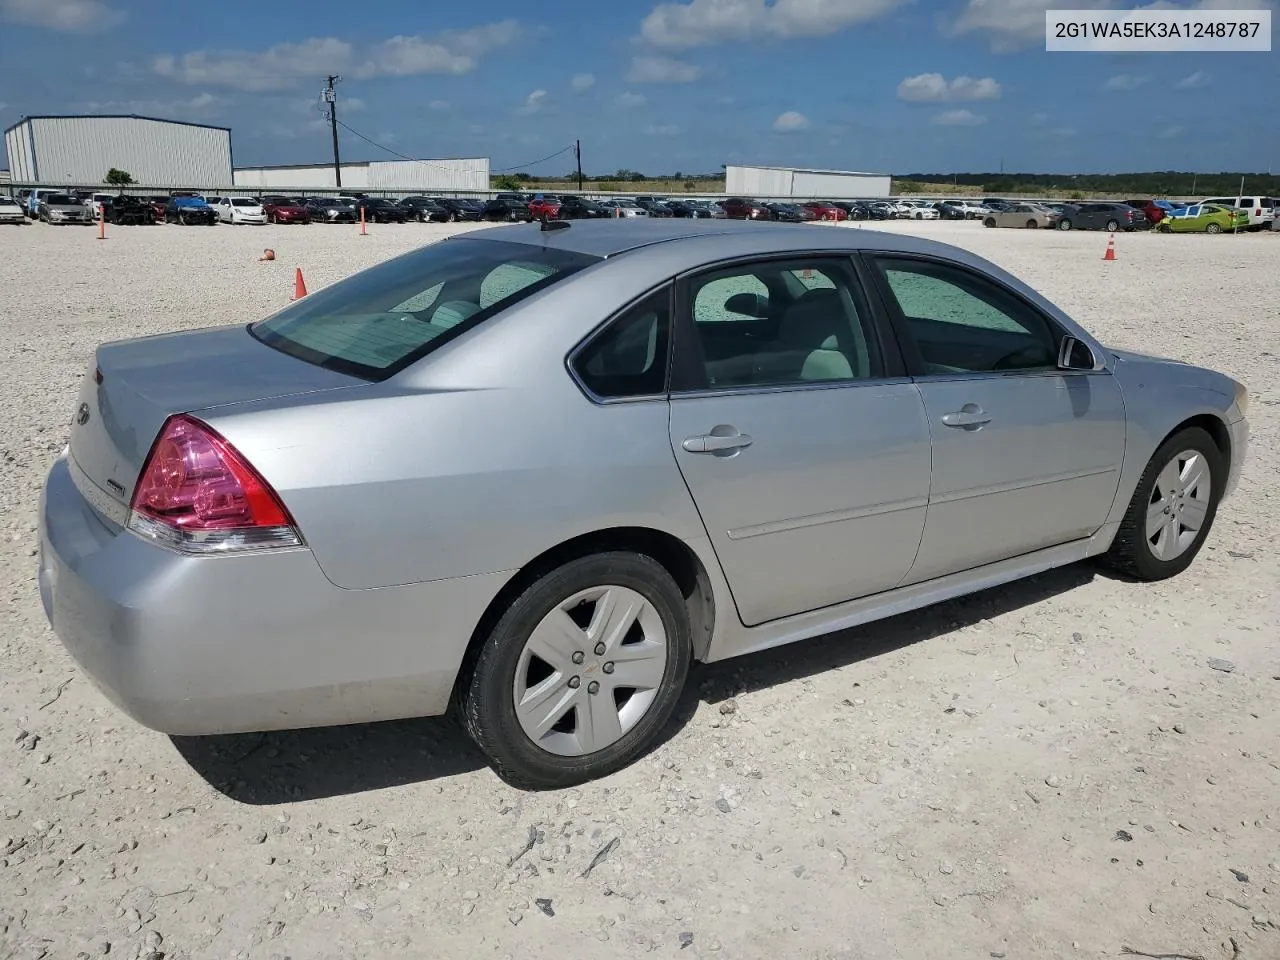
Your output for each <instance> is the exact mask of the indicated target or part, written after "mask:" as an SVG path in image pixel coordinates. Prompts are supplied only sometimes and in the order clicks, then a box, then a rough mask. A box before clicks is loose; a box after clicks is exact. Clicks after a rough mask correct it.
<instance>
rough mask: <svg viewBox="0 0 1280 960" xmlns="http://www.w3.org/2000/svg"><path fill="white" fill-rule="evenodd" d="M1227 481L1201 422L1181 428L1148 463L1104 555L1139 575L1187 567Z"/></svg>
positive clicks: (1159, 575) (1145, 577)
mask: <svg viewBox="0 0 1280 960" xmlns="http://www.w3.org/2000/svg"><path fill="white" fill-rule="evenodd" d="M1225 482H1226V466H1225V464H1224V462H1223V456H1222V452H1221V451H1220V450H1219V449H1218V445H1217V444H1216V443H1214V441H1213V438H1212V437H1211V436H1209V434H1208V433H1206V432H1205V431H1204V430H1202V429H1201V428H1199V427H1188V428H1187V429H1185V430H1179V431H1178V432H1177V433H1175V434H1174V435H1173V436H1171V437H1170V438H1169V439H1167V440H1166V441H1165V442H1164V443H1162V444H1161V445H1160V449H1158V450H1157V451H1156V452H1155V455H1154V456H1153V457H1152V458H1151V461H1150V462H1149V463H1148V464H1147V469H1146V470H1145V471H1144V472H1143V474H1142V479H1140V480H1139V481H1138V487H1137V489H1136V490H1134V492H1133V499H1132V500H1131V501H1130V502H1129V509H1128V510H1127V511H1126V512H1125V515H1124V519H1123V520H1122V521H1121V522H1120V529H1119V531H1118V532H1117V533H1116V538H1115V541H1114V542H1113V543H1112V544H1111V550H1110V551H1109V552H1108V554H1107V556H1106V559H1107V561H1108V562H1109V563H1110V564H1111V565H1112V566H1113V567H1115V568H1116V569H1118V570H1120V571H1121V572H1123V573H1126V574H1129V575H1130V576H1133V577H1136V578H1138V579H1139V580H1163V579H1165V578H1166V577H1172V576H1175V575H1177V574H1179V573H1181V572H1182V571H1183V570H1185V569H1187V567H1189V566H1190V565H1191V561H1192V560H1194V559H1195V557H1196V554H1197V553H1199V552H1200V548H1201V546H1203V545H1204V539H1205V537H1206V536H1208V534H1209V528H1210V527H1211V526H1212V525H1213V518H1214V517H1215V516H1216V515H1217V512H1218V500H1219V498H1220V497H1221V496H1222V487H1223V485H1224V484H1225Z"/></svg>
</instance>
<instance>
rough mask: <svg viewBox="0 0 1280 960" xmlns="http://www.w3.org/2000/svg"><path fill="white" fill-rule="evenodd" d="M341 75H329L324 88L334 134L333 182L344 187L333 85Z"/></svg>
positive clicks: (336, 103) (335, 93) (330, 125)
mask: <svg viewBox="0 0 1280 960" xmlns="http://www.w3.org/2000/svg"><path fill="white" fill-rule="evenodd" d="M341 79H342V78H341V77H338V76H334V75H333V74H330V75H329V84H328V86H326V87H325V88H324V102H325V103H327V104H328V105H329V130H330V132H331V133H332V134H333V182H334V186H336V187H338V188H339V189H341V188H342V161H341V160H339V159H338V94H337V91H335V90H334V89H333V85H334V84H335V83H337V82H338V81H339V80H341Z"/></svg>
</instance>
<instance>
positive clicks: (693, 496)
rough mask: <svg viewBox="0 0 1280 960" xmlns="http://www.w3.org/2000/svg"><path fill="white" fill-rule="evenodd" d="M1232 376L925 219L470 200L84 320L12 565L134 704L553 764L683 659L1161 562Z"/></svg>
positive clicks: (657, 703)
mask: <svg viewBox="0 0 1280 960" xmlns="http://www.w3.org/2000/svg"><path fill="white" fill-rule="evenodd" d="M1246 403H1247V397H1246V393H1245V391H1244V389H1243V388H1242V387H1241V386H1240V385H1239V384H1238V383H1236V382H1235V381H1233V380H1231V379H1230V378H1228V377H1226V376H1224V375H1222V374H1219V373H1214V372H1212V371H1209V370H1204V369H1200V368H1197V367H1193V366H1190V365H1187V364H1183V363H1174V362H1170V361H1165V360H1159V359H1155V358H1152V357H1146V356H1140V355H1138V354H1134V353H1128V352H1124V351H1120V350H1112V349H1108V348H1107V347H1105V346H1103V345H1102V344H1100V343H1099V342H1097V341H1096V340H1095V339H1094V338H1093V337H1091V336H1090V335H1089V334H1088V333H1087V332H1086V331H1084V330H1083V329H1081V328H1080V327H1079V326H1078V325H1077V324H1076V323H1075V322H1073V321H1072V320H1071V318H1070V317H1068V316H1066V315H1065V314H1063V313H1062V311H1060V310H1059V309H1057V308H1056V307H1055V306H1054V305H1053V304H1051V303H1049V302H1048V301H1046V300H1045V298H1044V297H1042V296H1040V295H1039V294H1038V293H1036V292H1035V291H1034V290H1032V289H1030V288H1029V287H1027V286H1026V285H1025V284H1023V283H1021V282H1019V281H1018V280H1017V279H1015V278H1014V277H1012V276H1010V275H1008V274H1007V273H1005V272H1004V271H1002V270H1000V269H999V268H997V267H995V266H994V265H992V264H990V263H988V262H986V261H984V260H981V259H980V258H978V257H975V256H973V255H971V254H969V253H966V252H964V251H962V250H958V249H955V248H953V247H950V246H947V245H944V244H940V243H935V242H931V241H926V240H922V239H916V238H911V237H906V236H890V235H883V234H876V233H873V232H869V231H845V230H830V231H820V232H815V231H812V230H807V229H805V228H804V227H796V226H787V225H780V224H779V225H772V224H769V225H761V224H756V223H750V224H741V223H734V222H724V221H709V220H670V219H663V220H644V219H641V220H633V221H628V222H627V223H625V224H619V223H616V222H610V221H596V222H593V221H581V222H575V223H573V224H568V223H550V224H544V225H541V226H539V225H537V224H532V225H527V226H513V227H500V228H496V229H492V230H485V231H481V232H475V233H470V234H467V235H465V236H461V237H455V238H452V239H448V240H444V241H441V242H439V243H435V244H432V245H430V246H427V247H424V248H422V249H420V250H417V251H415V252H412V253H409V254H407V255H405V256H402V257H399V258H397V259H395V260H391V261H389V262H386V263H383V264H381V265H379V266H377V267H374V268H372V269H370V270H366V271H364V272H363V273H360V274H357V275H355V276H353V277H351V278H349V279H347V280H345V281H343V282H341V283H338V284H335V285H333V286H331V287H328V288H326V289H324V290H322V291H320V292H318V293H313V294H311V295H310V296H307V297H305V298H303V299H301V300H299V301H298V302H296V303H294V304H292V305H290V306H289V307H287V308H285V309H284V310H282V311H281V312H279V313H278V314H276V315H274V316H272V317H269V318H267V319H265V320H262V321H260V322H257V323H253V324H250V325H248V326H230V327H219V328H213V329H207V330H199V331H194V332H187V333H177V334H172V335H169V336H162V337H151V338H146V339H141V340H134V341H125V342H119V343H111V344H106V345H104V346H102V347H100V348H99V349H98V350H97V353H96V356H95V357H94V358H93V361H92V362H91V363H90V365H89V368H88V371H87V374H86V376H85V378H84V382H83V387H82V389H81V392H80V397H79V399H78V401H77V402H76V404H75V406H74V408H73V412H72V426H71V438H70V443H69V445H68V447H67V449H66V450H64V451H63V453H62V455H61V456H60V457H59V458H58V459H57V461H56V462H55V463H54V465H53V467H52V470H51V471H50V473H49V476H48V480H47V483H46V485H45V488H44V493H43V503H42V507H41V556H40V561H39V585H40V591H41V594H42V596H43V600H44V605H45V609H46V611H47V613H48V615H49V617H50V620H51V622H52V624H53V627H54V629H55V631H56V632H57V634H58V635H59V636H60V637H61V639H62V641H63V642H64V643H65V645H66V646H67V648H68V649H69V650H70V651H71V653H72V654H73V655H74V657H75V658H76V659H77V660H78V661H79V663H80V664H81V666H82V667H83V668H84V670H85V671H86V672H87V673H88V674H89V675H90V676H92V677H93V678H94V679H95V681H96V682H97V683H98V685H99V686H100V687H101V689H102V690H103V691H104V692H105V693H106V694H107V696H109V697H110V698H111V699H112V700H114V701H115V702H116V703H117V704H118V705H119V706H120V707H121V709H123V710H124V711H125V712H126V713H128V714H129V715H131V716H132V717H134V718H136V719H137V720H138V721H140V722H142V723H144V724H146V725H148V726H151V727H153V728H155V729H157V730H161V731H165V732H168V733H172V734H216V733H227V732H234V731H250V730H266V729H277V728H290V727H302V726H317V725H325V724H340V723H350V722H360V721H373V720H383V719H390V718H396V717H408V716H426V715H433V714H440V713H443V712H445V711H446V710H447V709H448V708H449V707H450V705H451V704H453V705H456V708H457V710H458V712H459V714H460V715H461V718H462V720H463V722H464V723H465V725H466V727H467V728H468V730H469V731H470V732H471V734H472V735H473V736H474V738H475V740H476V742H477V743H478V744H479V745H480V747H481V748H482V749H483V750H484V751H485V752H486V753H487V754H488V756H489V757H490V758H491V759H492V761H493V763H494V765H495V767H496V768H497V769H498V770H499V771H500V772H501V773H502V774H503V775H504V776H506V777H507V778H508V779H509V780H510V781H512V782H514V783H518V784H522V785H525V786H529V787H554V786H563V785H566V784H571V783H576V782H580V781H583V780H586V779H588V778H592V777H597V776H600V775H603V774H606V773H609V772H610V771H613V770H616V769H618V768H619V767H621V766H623V765H625V764H627V763H629V762H630V761H632V760H633V759H635V758H636V757H637V756H638V755H640V754H641V753H642V752H643V751H644V750H645V749H646V748H647V747H649V746H651V745H652V744H653V743H654V741H655V739H656V738H657V737H658V735H659V731H660V730H661V728H662V727H663V725H664V724H665V723H666V722H667V720H668V719H669V718H670V716H671V714H672V711H673V709H674V707H675V705H676V701H677V699H678V697H679V695H680V692H681V687H682V685H683V684H684V682H685V678H686V675H687V672H688V669H689V665H690V663H691V662H692V661H694V660H701V661H715V660H722V659H725V658H728V657H734V656H737V655H740V654H744V653H748V652H751V651H756V650H762V649H764V648H768V647H775V646H778V645H780V644H785V643H790V642H792V641H795V640H802V639H805V638H808V637H815V636H818V635H821V634H825V633H828V632H830V631H833V630H838V629H842V628H845V627H849V626H852V625H854V624H859V623H864V622H866V621H870V620H875V619H878V618H881V617H886V616H889V615H892V614H897V613H901V612H903V611H906V610H911V609H915V608H918V607H923V606H926V605H928V604H932V603H936V602H938V601H940V600H945V599H948V598H951V597H956V596H959V595H961V594H966V593H970V592H972V591H976V590H981V589H984V588H987V587H991V586H994V585H997V584H1001V583H1005V582H1008V581H1011V580H1015V579H1017V578H1020V577H1025V576H1028V575H1031V574H1035V573H1038V572H1040V571H1043V570H1046V569H1048V568H1051V567H1057V566H1061V565H1064V564H1070V563H1074V562H1077V561H1080V560H1084V559H1086V558H1089V557H1100V558H1103V559H1104V560H1105V561H1106V562H1107V563H1109V564H1111V565H1113V566H1114V567H1116V568H1118V569H1120V570H1123V571H1125V572H1126V573H1127V574H1129V575H1131V576H1133V577H1136V578H1139V579H1146V580H1155V579H1160V578H1164V577H1169V576H1172V575H1175V574H1177V573H1180V572H1181V571H1182V570H1184V569H1185V568H1186V567H1187V566H1188V565H1189V564H1190V563H1191V562H1192V559H1193V558H1194V557H1195V556H1196V553H1197V552H1198V551H1199V549H1200V548H1201V546H1202V544H1203V543H1204V540H1205V537H1206V536H1207V535H1208V533H1209V528H1210V526H1211V525H1212V523H1213V519H1214V514H1215V512H1216V510H1217V508H1218V504H1219V503H1220V502H1221V500H1222V498H1223V497H1224V496H1226V495H1227V494H1228V493H1229V492H1230V491H1231V489H1232V488H1233V486H1234V485H1235V483H1236V480H1237V477H1238V476H1239V472H1240V466H1241V462H1242V460H1243V458H1244V456H1245V448H1246V444H1247V437H1248V426H1247V422H1246V420H1245V410H1246Z"/></svg>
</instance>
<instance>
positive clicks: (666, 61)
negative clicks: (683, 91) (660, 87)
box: [627, 57, 702, 83]
mask: <svg viewBox="0 0 1280 960" xmlns="http://www.w3.org/2000/svg"><path fill="white" fill-rule="evenodd" d="M701 74H702V68H701V67H696V66H694V65H693V64H692V63H685V62H684V61H683V60H677V59H675V58H674V57H633V58H632V59H631V70H630V72H629V73H628V74H627V82H628V83H692V82H693V81H694V80H697V79H698V77H699V76H701Z"/></svg>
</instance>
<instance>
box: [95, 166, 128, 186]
mask: <svg viewBox="0 0 1280 960" xmlns="http://www.w3.org/2000/svg"><path fill="white" fill-rule="evenodd" d="M102 182H103V183H109V184H111V186H113V187H127V186H129V184H131V183H133V175H132V174H131V173H129V171H128V170H117V169H116V168H115V167H112V168H111V169H110V170H108V171H107V175H106V176H105V177H104V178H103V180H102Z"/></svg>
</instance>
